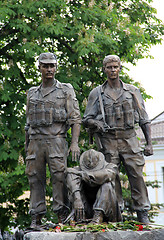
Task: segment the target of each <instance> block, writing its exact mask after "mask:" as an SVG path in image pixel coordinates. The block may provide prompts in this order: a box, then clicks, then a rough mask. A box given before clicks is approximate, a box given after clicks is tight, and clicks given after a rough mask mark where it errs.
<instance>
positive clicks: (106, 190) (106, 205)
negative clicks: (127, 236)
mask: <svg viewBox="0 0 164 240" xmlns="http://www.w3.org/2000/svg"><path fill="white" fill-rule="evenodd" d="M93 209H94V211H102V212H103V216H104V217H105V218H106V219H108V220H110V221H112V222H117V221H121V220H122V217H121V211H120V208H119V205H118V200H117V196H116V191H115V187H114V184H113V183H112V182H108V183H104V184H103V185H102V186H100V188H99V190H98V192H97V196H96V201H95V203H94V205H93Z"/></svg>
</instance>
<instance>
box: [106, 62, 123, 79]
mask: <svg viewBox="0 0 164 240" xmlns="http://www.w3.org/2000/svg"><path fill="white" fill-rule="evenodd" d="M104 72H105V73H106V75H107V78H108V79H111V80H112V79H117V78H118V77H119V72H120V64H119V63H118V62H110V63H107V64H106V66H105V67H104Z"/></svg>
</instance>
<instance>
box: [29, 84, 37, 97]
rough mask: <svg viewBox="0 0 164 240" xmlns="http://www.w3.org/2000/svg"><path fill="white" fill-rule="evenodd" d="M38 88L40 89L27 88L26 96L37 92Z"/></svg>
mask: <svg viewBox="0 0 164 240" xmlns="http://www.w3.org/2000/svg"><path fill="white" fill-rule="evenodd" d="M39 87H40V86H36V87H31V88H29V90H27V95H28V96H29V95H32V94H33V93H34V92H35V91H37V90H38V88H39Z"/></svg>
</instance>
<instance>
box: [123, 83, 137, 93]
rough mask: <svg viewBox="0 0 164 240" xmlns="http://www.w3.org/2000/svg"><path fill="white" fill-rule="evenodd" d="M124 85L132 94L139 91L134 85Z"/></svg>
mask: <svg viewBox="0 0 164 240" xmlns="http://www.w3.org/2000/svg"><path fill="white" fill-rule="evenodd" d="M124 84H125V86H126V88H127V90H129V91H130V92H134V93H135V92H136V91H139V88H138V87H136V86H134V85H132V84H128V83H124Z"/></svg>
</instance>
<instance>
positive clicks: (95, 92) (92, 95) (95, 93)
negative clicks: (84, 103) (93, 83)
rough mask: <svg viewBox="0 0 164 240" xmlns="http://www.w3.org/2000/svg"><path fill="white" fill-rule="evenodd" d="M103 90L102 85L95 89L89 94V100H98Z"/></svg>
mask: <svg viewBox="0 0 164 240" xmlns="http://www.w3.org/2000/svg"><path fill="white" fill-rule="evenodd" d="M101 89H102V85H100V86H97V87H95V88H93V89H92V91H91V92H90V94H89V98H90V99H97V98H98V96H99V94H100V92H101Z"/></svg>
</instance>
